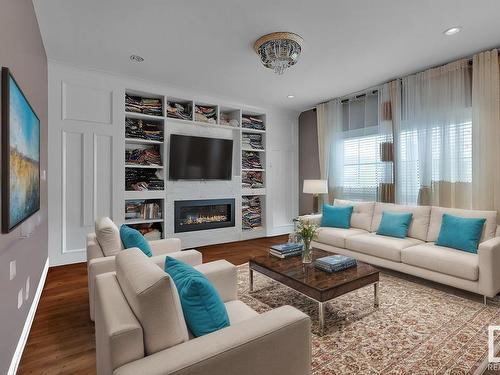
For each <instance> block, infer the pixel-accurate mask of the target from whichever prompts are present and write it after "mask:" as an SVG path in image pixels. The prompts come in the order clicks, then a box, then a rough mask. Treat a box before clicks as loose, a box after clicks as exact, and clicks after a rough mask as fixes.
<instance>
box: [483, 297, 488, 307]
mask: <svg viewBox="0 0 500 375" xmlns="http://www.w3.org/2000/svg"><path fill="white" fill-rule="evenodd" d="M483 303H484V306H488V297H486V296H483Z"/></svg>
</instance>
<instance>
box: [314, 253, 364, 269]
mask: <svg viewBox="0 0 500 375" xmlns="http://www.w3.org/2000/svg"><path fill="white" fill-rule="evenodd" d="M356 264H357V263H356V259H354V258H351V257H347V256H345V255H330V256H327V257H323V258H318V259H316V260H315V261H314V266H315V267H316V268H319V269H320V270H323V271H326V272H339V271H343V270H345V269H347V268H351V267H354V266H356Z"/></svg>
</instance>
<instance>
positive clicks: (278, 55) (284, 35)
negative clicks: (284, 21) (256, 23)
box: [253, 32, 304, 74]
mask: <svg viewBox="0 0 500 375" xmlns="http://www.w3.org/2000/svg"><path fill="white" fill-rule="evenodd" d="M303 42H304V39H302V37H301V36H300V35H297V34H294V33H290V32H276V33H271V34H266V35H264V36H261V37H260V38H259V39H258V40H257V41H256V42H255V44H254V46H253V48H254V50H255V52H257V54H258V55H259V56H260V61H261V62H262V64H263V65H264V66H265V67H266V68H269V69H273V70H274V72H275V73H277V74H283V72H284V71H285V69H287V68H289V67H291V66H292V65H295V64H296V63H297V61H298V60H299V57H300V54H301V52H302V44H303Z"/></svg>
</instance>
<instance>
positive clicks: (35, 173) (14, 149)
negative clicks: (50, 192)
mask: <svg viewBox="0 0 500 375" xmlns="http://www.w3.org/2000/svg"><path fill="white" fill-rule="evenodd" d="M5 70H6V69H5ZM2 81H3V85H2V87H3V89H5V90H8V98H9V100H8V103H5V104H7V105H3V106H2V108H3V110H5V109H7V111H8V113H7V114H6V113H3V118H2V128H3V131H4V133H3V135H4V136H6V137H4V140H7V141H8V144H6V142H5V141H4V143H3V146H4V148H5V149H7V150H4V152H3V155H4V156H7V159H8V160H4V166H6V167H7V168H6V169H7V170H6V171H5V169H4V171H5V174H6V175H5V176H3V177H4V178H3V180H2V185H3V189H6V188H8V191H3V193H2V194H3V198H4V199H3V210H4V212H3V218H2V219H3V220H2V222H3V225H2V227H3V229H4V231H10V230H12V229H13V228H15V227H16V226H17V225H19V224H20V223H22V222H23V221H24V220H26V219H27V218H28V217H30V216H31V215H33V213H35V212H36V211H38V210H39V209H40V120H39V119H38V117H37V116H36V114H35V112H34V111H33V109H32V107H31V106H30V104H29V103H28V101H27V100H26V97H25V96H24V94H23V92H22V91H21V89H20V88H19V86H18V85H17V83H16V81H15V80H14V78H13V77H12V75H11V74H10V73H8V72H7V73H4V72H2ZM4 81H7V82H4ZM2 97H3V98H5V96H4V95H2ZM5 107H8V108H5ZM2 112H3V111H2ZM4 120H6V122H7V123H3V121H4ZM6 154H7V155H6ZM6 185H7V186H6ZM6 200H7V202H6ZM6 208H7V209H8V211H7V212H5V209H6ZM7 216H8V217H7Z"/></svg>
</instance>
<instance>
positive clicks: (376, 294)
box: [373, 281, 379, 307]
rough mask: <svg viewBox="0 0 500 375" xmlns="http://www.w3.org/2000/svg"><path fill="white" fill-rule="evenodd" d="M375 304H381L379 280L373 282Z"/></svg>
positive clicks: (375, 305)
mask: <svg viewBox="0 0 500 375" xmlns="http://www.w3.org/2000/svg"><path fill="white" fill-rule="evenodd" d="M373 306H374V307H378V306H379V296H378V281H377V282H376V283H375V284H373Z"/></svg>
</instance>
